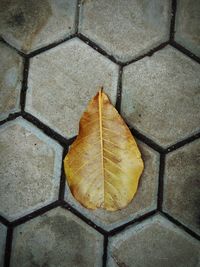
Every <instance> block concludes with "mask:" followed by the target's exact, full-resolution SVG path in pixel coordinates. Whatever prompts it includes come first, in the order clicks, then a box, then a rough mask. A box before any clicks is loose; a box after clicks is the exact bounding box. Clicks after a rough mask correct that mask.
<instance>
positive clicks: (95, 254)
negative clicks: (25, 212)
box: [11, 208, 103, 267]
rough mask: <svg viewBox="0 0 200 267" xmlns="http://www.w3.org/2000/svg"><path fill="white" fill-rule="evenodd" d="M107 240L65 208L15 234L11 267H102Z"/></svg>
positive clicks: (31, 223)
mask: <svg viewBox="0 0 200 267" xmlns="http://www.w3.org/2000/svg"><path fill="white" fill-rule="evenodd" d="M102 255H103V236H102V235H101V234H99V233H98V232H96V231H95V230H94V229H92V228H91V227H90V226H88V225H86V224H85V223H84V222H83V221H81V220H80V219H79V218H77V217H76V216H75V215H73V214H71V213H70V212H69V211H67V210H64V209H62V208H57V209H54V210H51V211H49V212H47V213H45V214H43V215H42V216H39V217H37V218H35V219H33V220H31V221H29V222H27V223H25V224H23V225H20V226H18V227H17V228H16V229H15V231H14V237H13V247H12V255H11V267H18V266H19V267H25V266H49V267H53V266H59V267H66V266H74V267H75V266H77V267H89V266H101V264H102Z"/></svg>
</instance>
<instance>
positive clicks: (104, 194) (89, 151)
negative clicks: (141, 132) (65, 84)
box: [64, 90, 144, 211]
mask: <svg viewBox="0 0 200 267" xmlns="http://www.w3.org/2000/svg"><path fill="white" fill-rule="evenodd" d="M64 168H65V173H66V177H67V181H68V184H69V187H70V189H71V192H72V194H73V196H74V197H75V198H76V199H77V200H78V201H79V202H80V203H81V204H82V205H83V206H85V207H86V208H90V209H96V208H103V209H106V210H110V211H115V210H118V209H121V208H124V207H125V206H127V205H128V203H129V202H130V201H131V200H132V198H133V196H134V195H135V193H136V191H137V187H138V181H139V178H140V175H141V173H142V171H143V168H144V165H143V161H142V159H141V154H140V151H139V149H138V147H137V144H136V142H135V140H134V138H133V136H132V134H131V132H130V130H129V129H128V127H127V125H126V124H125V122H124V121H123V119H122V118H121V116H120V115H119V113H118V112H117V110H116V109H115V108H114V107H113V105H112V104H111V103H110V101H109V99H108V97H107V96H106V94H104V93H103V91H102V90H100V91H99V92H98V93H97V95H96V96H95V97H94V98H93V99H92V100H91V101H90V103H89V105H88V107H87V110H86V111H85V112H84V113H83V116H82V118H81V120H80V125H79V134H78V136H77V138H76V140H75V141H74V143H73V144H72V146H71V148H70V150H69V152H68V154H67V156H66V157H65V159H64Z"/></svg>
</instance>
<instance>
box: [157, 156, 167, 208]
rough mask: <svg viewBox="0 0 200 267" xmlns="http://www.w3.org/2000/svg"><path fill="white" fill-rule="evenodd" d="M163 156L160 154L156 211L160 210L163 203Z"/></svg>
mask: <svg viewBox="0 0 200 267" xmlns="http://www.w3.org/2000/svg"><path fill="white" fill-rule="evenodd" d="M164 170H165V154H160V165H159V178H158V192H157V209H158V210H159V211H161V210H162V203H163V189H164V188H163V186H164Z"/></svg>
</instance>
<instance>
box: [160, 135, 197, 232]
mask: <svg viewBox="0 0 200 267" xmlns="http://www.w3.org/2000/svg"><path fill="white" fill-rule="evenodd" d="M163 206H164V210H165V211H167V212H168V213H169V214H171V215H172V216H173V217H174V218H176V219H178V220H179V221H180V222H182V223H183V224H185V225H186V226H188V227H189V228H191V229H192V230H193V231H196V232H198V233H199V234H200V217H199V215H200V209H199V206H200V140H196V141H194V142H192V143H190V144H188V145H186V146H184V147H182V148H180V149H178V150H176V151H174V152H172V153H170V154H168V155H167V159H166V170H165V176H164V204H163Z"/></svg>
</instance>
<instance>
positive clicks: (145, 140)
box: [130, 127, 165, 154]
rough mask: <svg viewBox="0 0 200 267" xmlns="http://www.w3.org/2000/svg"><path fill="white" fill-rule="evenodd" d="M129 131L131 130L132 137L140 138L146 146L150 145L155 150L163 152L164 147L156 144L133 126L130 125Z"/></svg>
mask: <svg viewBox="0 0 200 267" xmlns="http://www.w3.org/2000/svg"><path fill="white" fill-rule="evenodd" d="M130 131H131V133H132V134H133V136H134V137H136V138H137V139H139V140H141V141H142V142H144V143H145V144H147V145H148V146H150V147H151V148H152V149H154V150H155V151H157V152H159V153H160V154H164V153H165V149H163V148H162V147H161V146H159V145H158V144H156V143H155V142H154V141H153V140H151V139H150V138H148V137H146V136H145V135H143V134H142V133H140V132H139V131H138V130H136V129H135V128H133V127H130Z"/></svg>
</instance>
